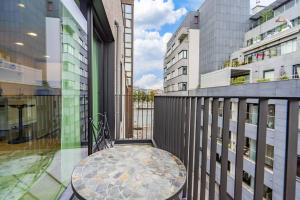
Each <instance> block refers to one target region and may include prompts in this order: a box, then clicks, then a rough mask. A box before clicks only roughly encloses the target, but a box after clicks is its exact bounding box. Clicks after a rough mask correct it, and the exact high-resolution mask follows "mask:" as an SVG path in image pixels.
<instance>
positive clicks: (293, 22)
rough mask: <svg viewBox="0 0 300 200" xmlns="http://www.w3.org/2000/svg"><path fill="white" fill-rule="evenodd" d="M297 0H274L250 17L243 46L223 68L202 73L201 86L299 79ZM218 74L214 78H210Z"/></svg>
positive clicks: (299, 20)
mask: <svg viewBox="0 0 300 200" xmlns="http://www.w3.org/2000/svg"><path fill="white" fill-rule="evenodd" d="M299 9H300V4H299V1H275V2H274V3H272V4H271V5H269V6H267V7H266V8H264V9H262V10H261V11H259V12H258V13H256V14H254V15H253V16H251V17H250V19H249V20H250V30H248V31H247V32H246V33H245V35H244V45H243V48H241V49H238V50H237V51H235V52H234V53H232V54H231V56H230V59H229V60H227V61H226V62H225V63H224V69H222V70H219V71H214V72H211V73H207V74H204V75H202V76H201V77H202V78H201V87H202V88H206V87H216V86H225V85H238V84H245V83H260V82H269V81H281V80H290V79H298V78H299V70H300V65H299V63H300V42H299V40H300V39H299V38H300V34H299V30H300V26H299V25H300V15H299ZM213 77H218V78H216V79H215V81H210V80H211V78H213Z"/></svg>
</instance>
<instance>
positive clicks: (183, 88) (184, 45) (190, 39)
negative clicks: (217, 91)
mask: <svg viewBox="0 0 300 200" xmlns="http://www.w3.org/2000/svg"><path fill="white" fill-rule="evenodd" d="M199 38H200V29H199V12H196V11H195V12H190V13H188V14H187V16H186V17H185V19H184V21H183V22H182V24H181V25H180V26H179V28H178V29H177V30H176V32H175V33H174V34H173V36H172V38H171V39H170V40H169V42H168V44H167V52H166V54H165V59H164V92H165V93H169V94H187V91H188V90H191V89H196V88H197V87H198V84H199V76H198V75H199V57H198V55H199V45H198V44H199Z"/></svg>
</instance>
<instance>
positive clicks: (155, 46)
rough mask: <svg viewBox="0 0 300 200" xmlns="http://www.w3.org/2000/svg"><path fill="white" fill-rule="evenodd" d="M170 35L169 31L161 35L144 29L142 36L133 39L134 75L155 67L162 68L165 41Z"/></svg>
mask: <svg viewBox="0 0 300 200" xmlns="http://www.w3.org/2000/svg"><path fill="white" fill-rule="evenodd" d="M171 36H172V34H171V33H165V34H164V35H163V36H161V35H160V34H159V32H156V31H155V32H148V31H144V33H143V37H141V38H137V39H136V40H135V43H134V51H135V54H134V56H135V57H134V61H135V62H134V64H135V67H134V73H135V74H136V75H138V76H139V75H141V74H143V73H147V72H149V71H153V70H155V69H159V70H162V67H163V57H164V54H165V51H166V43H167V41H168V40H169V39H170V38H171Z"/></svg>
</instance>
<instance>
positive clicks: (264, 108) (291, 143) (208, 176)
mask: <svg viewBox="0 0 300 200" xmlns="http://www.w3.org/2000/svg"><path fill="white" fill-rule="evenodd" d="M214 80H215V79H214ZM288 85H289V86H288ZM286 87H288V88H289V91H286ZM298 90H299V81H298V80H294V81H289V83H286V84H285V83H282V84H274V83H265V84H257V85H256V84H255V85H254V84H252V85H251V84H249V85H247V86H246V85H245V86H243V85H241V86H236V87H216V88H205V89H199V90H196V91H191V92H190V93H189V95H187V96H157V97H156V98H155V103H154V105H155V108H154V114H155V117H154V132H153V143H154V144H155V145H157V146H158V147H159V148H162V149H164V150H167V151H169V152H171V153H173V154H174V155H176V156H178V157H179V158H180V159H181V160H182V161H183V163H184V164H185V166H186V168H187V173H188V182H187V185H186V190H185V191H186V193H184V195H185V197H186V198H187V199H200V198H201V197H204V196H206V197H208V198H209V199H214V198H221V199H222V198H224V199H226V198H231V199H236V198H238V199H244V198H246V196H247V198H258V199H270V198H272V195H273V196H275V195H277V194H278V192H279V190H280V191H285V194H284V195H286V196H289V195H291V196H289V198H292V199H295V198H296V195H297V196H298V195H299V194H298V191H297V190H298V189H296V188H298V185H299V183H298V181H297V180H298V178H296V177H297V169H296V168H295V166H297V151H296V149H297V147H298V145H299V144H298V141H299V138H298V132H299V129H300V125H299V122H298V121H299V115H300V111H299V101H300V98H299V91H298ZM266 91H267V92H266ZM248 100H252V101H253V100H256V101H258V114H257V115H258V117H257V121H256V120H255V119H254V118H251V117H250V118H251V120H252V121H251V122H253V121H255V123H256V125H255V127H256V128H254V129H256V132H255V133H254V134H255V135H256V136H255V138H256V140H253V141H255V142H253V141H252V142H251V141H250V140H248V141H247V142H246V137H248V135H249V134H250V133H248V132H246V131H249V129H248V128H247V124H248V123H249V122H250V121H249V120H248V121H247V101H248ZM274 101H275V102H278V105H277V104H276V105H277V106H278V107H276V108H280V109H279V110H278V111H276V115H275V116H273V117H271V118H270V116H268V115H269V112H268V105H272V104H273V102H274ZM220 102H222V104H220ZM232 102H237V104H238V111H237V112H238V115H237V120H236V123H235V125H233V124H232V123H231V120H230V117H231V116H232V113H231V103H232ZM220 107H222V109H221V110H222V115H220ZM283 115H284V120H282V119H283V118H282V117H283ZM248 116H250V115H249V114H248ZM250 118H249V119H250ZM220 119H221V121H220ZM274 123H275V127H276V129H275V133H274V134H275V137H276V138H277V139H276V140H277V141H274V147H272V146H270V145H269V144H270V141H269V137H268V136H267V132H268V131H269V130H268V129H270V128H274ZM279 124H280V125H279ZM220 128H221V130H220ZM232 131H234V132H235V137H236V138H235V137H233V134H232ZM279 133H282V134H283V135H281V136H282V140H284V141H286V142H283V143H281V142H280V141H279V139H278V138H279V135H278V134H279ZM251 134H252V133H251ZM251 134H250V135H251ZM292 135H293V136H292ZM281 136H280V137H281ZM230 138H231V139H230ZM233 138H234V140H235V141H236V142H233ZM233 143H235V145H234V147H232V146H233V145H232V144H233ZM254 144H255V145H254ZM281 147H284V149H281V150H279V149H280V148H281ZM232 149H234V150H232ZM274 149H275V150H274ZM279 151H281V153H280V154H281V155H283V158H280V157H278V155H276V154H274V152H277V153H279ZM298 154H299V152H298ZM281 162H283V163H281ZM279 163H281V164H279ZM280 166H286V167H280ZM297 167H298V169H299V167H300V166H299V164H298V166H297ZM228 171H229V172H228ZM229 174H230V175H229ZM279 177H281V178H279ZM296 179H297V180H296ZM274 184H276V186H274ZM199 185H200V187H199ZM296 186H297V187H296ZM244 195H246V196H244ZM286 196H285V197H283V198H286Z"/></svg>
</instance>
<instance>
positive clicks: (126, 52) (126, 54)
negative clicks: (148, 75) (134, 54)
mask: <svg viewBox="0 0 300 200" xmlns="http://www.w3.org/2000/svg"><path fill="white" fill-rule="evenodd" d="M125 56H126V57H131V49H125Z"/></svg>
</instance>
